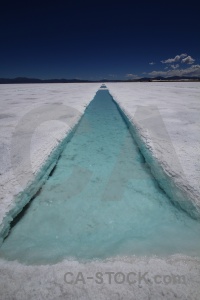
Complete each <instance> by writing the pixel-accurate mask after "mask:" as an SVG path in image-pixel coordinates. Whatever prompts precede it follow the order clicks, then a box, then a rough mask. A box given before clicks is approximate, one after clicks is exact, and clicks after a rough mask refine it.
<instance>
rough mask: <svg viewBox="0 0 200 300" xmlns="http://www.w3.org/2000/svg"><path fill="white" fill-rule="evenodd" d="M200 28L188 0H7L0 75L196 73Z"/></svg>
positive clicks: (0, 30) (1, 13)
mask: <svg viewBox="0 0 200 300" xmlns="http://www.w3.org/2000/svg"><path fill="white" fill-rule="evenodd" d="M199 28H200V18H199V10H198V7H196V1H193V0H191V1H190V2H188V3H186V4H182V3H181V2H180V1H178V2H177V1H171V2H170V1H167V2H163V1H157V0H154V1H133V0H132V1H129V0H127V1H126V0H124V1H121V0H120V1H117V0H115V1H112V0H111V1H109V0H107V1H104V0H102V1H88V0H85V1H76V0H74V1H72V0H65V1H63V0H58V1H51V0H49V1H48V2H46V1H45V2H43V1H42V0H41V1H37V0H35V1H31V2H28V1H26V2H23V1H20V0H19V1H10V0H7V1H4V2H3V3H2V4H1V10H0V36H1V47H0V77H10V78H12V77H18V76H26V77H37V78H42V79H46V78H80V79H94V80H95V79H102V78H108V79H109V78H110V79H126V78H137V77H147V76H148V77H149V76H172V75H187V76H193V75H197V76H200V39H199ZM179 57H180V58H179Z"/></svg>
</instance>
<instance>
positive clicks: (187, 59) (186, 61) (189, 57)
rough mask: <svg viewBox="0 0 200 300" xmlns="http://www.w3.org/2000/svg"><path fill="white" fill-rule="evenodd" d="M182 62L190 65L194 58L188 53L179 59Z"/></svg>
mask: <svg viewBox="0 0 200 300" xmlns="http://www.w3.org/2000/svg"><path fill="white" fill-rule="evenodd" d="M181 62H182V63H185V64H188V65H192V64H193V63H194V62H195V59H194V58H192V57H191V56H190V55H188V56H187V57H186V58H183V59H182V60H181Z"/></svg>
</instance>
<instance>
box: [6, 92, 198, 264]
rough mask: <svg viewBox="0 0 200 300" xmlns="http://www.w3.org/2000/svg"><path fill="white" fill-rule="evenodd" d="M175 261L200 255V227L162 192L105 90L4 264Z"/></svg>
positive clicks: (12, 237)
mask: <svg viewBox="0 0 200 300" xmlns="http://www.w3.org/2000/svg"><path fill="white" fill-rule="evenodd" d="M175 253H182V254H188V255H197V256H199V255H200V223H199V222H198V221H195V220H193V219H191V218H190V217H189V216H188V215H187V214H186V213H184V212H183V211H181V210H179V209H178V208H176V207H175V206H174V205H173V204H172V203H171V202H170V200H169V199H168V197H167V196H166V194H165V193H164V192H163V191H162V190H161V189H160V188H159V186H158V185H157V183H156V181H155V180H154V178H153V177H152V175H151V173H150V171H149V168H148V167H147V165H146V164H145V161H144V158H143V157H142V155H141V153H140V152H139V150H138V147H137V145H136V144H135V143H134V141H133V139H132V137H131V135H130V133H129V131H128V129H127V126H126V124H125V122H124V120H123V119H122V117H121V115H120V113H119V111H118V109H117V106H116V105H115V103H114V102H113V100H112V98H111V96H110V95H109V93H108V91H107V90H100V91H98V92H97V95H96V96H95V98H94V100H93V101H92V102H91V104H90V105H89V107H88V108H87V110H86V112H85V114H84V116H83V118H82V120H81V122H80V124H79V126H78V128H77V130H76V131H75V134H74V136H73V137H72V139H71V140H70V142H69V143H68V144H67V146H66V148H65V149H64V151H63V153H62V155H61V158H60V159H59V161H58V164H57V167H56V169H55V170H54V172H53V173H52V175H51V176H50V177H49V179H48V181H47V182H46V184H45V185H44V186H43V188H42V190H41V191H40V193H39V194H38V195H37V196H36V197H35V199H34V200H33V201H32V202H31V203H30V205H29V207H28V208H27V209H26V211H25V212H24V214H23V217H21V219H20V221H18V222H17V223H16V224H15V226H13V228H12V230H11V232H10V234H9V236H8V237H7V238H6V239H5V241H4V243H3V245H2V247H1V249H0V256H1V257H4V258H6V259H8V260H15V259H17V260H18V261H21V262H24V263H28V264H46V263H55V262H58V261H61V260H63V259H64V258H75V259H79V260H82V259H83V260H85V259H94V258H99V259H103V258H107V257H111V256H115V255H132V254H133V255H134V254H135V255H158V256H159V255H160V256H163V255H169V254H175Z"/></svg>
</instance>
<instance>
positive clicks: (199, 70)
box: [148, 65, 200, 77]
mask: <svg viewBox="0 0 200 300" xmlns="http://www.w3.org/2000/svg"><path fill="white" fill-rule="evenodd" d="M148 75H149V76H152V77H156V76H163V77H170V76H189V77H191V76H200V65H192V66H191V67H188V68H187V69H175V70H168V71H152V72H150V73H149V74H148Z"/></svg>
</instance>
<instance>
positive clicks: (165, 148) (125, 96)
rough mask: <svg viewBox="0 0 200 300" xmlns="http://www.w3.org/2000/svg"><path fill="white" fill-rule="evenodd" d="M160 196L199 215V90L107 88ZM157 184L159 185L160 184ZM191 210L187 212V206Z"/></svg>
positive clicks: (191, 86)
mask: <svg viewBox="0 0 200 300" xmlns="http://www.w3.org/2000/svg"><path fill="white" fill-rule="evenodd" d="M107 86H108V88H109V90H110V93H111V94H112V96H113V98H114V99H115V100H116V102H117V103H118V104H119V105H120V107H121V109H122V110H123V111H124V113H125V115H126V116H127V117H128V118H129V119H130V122H131V123H132V124H133V125H134V127H135V129H136V135H138V143H140V144H141V145H140V146H141V148H142V147H144V148H145V149H144V150H143V151H142V152H143V154H144V156H146V157H145V158H146V159H147V161H148V158H149V162H150V161H151V162H150V164H151V170H152V173H153V174H154V176H155V177H156V179H157V180H158V181H160V184H161V186H162V187H163V189H164V190H165V192H166V193H167V194H168V195H169V196H170V197H171V198H172V199H174V201H175V202H177V203H178V204H179V205H180V206H181V207H183V208H184V209H185V210H187V211H189V212H190V213H191V215H193V216H195V217H198V218H199V215H200V185H199V182H200V118H199V116H200V84H199V83H195V82H194V83H191V82H189V83H187V82H176V83H175V82H173V83H169V82H165V83H161V82H157V83H156V82H154V83H134V84H133V83H108V84H107ZM161 178H162V179H163V181H164V182H161V181H162V180H161ZM188 199H189V200H190V203H192V206H190V203H189V202H188Z"/></svg>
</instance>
